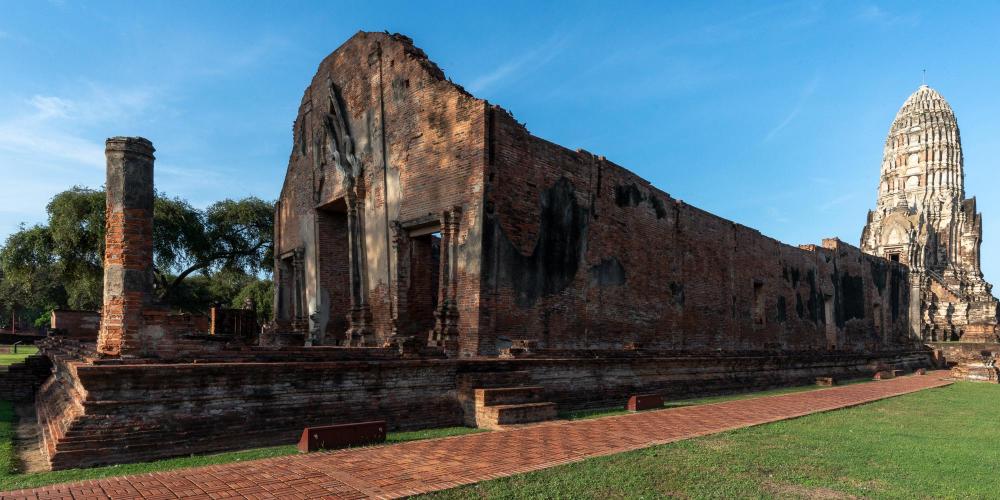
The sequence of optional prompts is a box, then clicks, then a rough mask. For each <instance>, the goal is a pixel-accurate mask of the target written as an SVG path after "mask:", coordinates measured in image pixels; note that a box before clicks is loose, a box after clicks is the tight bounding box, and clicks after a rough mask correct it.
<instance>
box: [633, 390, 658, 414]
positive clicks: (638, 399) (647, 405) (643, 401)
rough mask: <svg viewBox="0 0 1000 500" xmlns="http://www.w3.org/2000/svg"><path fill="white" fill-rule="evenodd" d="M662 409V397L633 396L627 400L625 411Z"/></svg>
mask: <svg viewBox="0 0 1000 500" xmlns="http://www.w3.org/2000/svg"><path fill="white" fill-rule="evenodd" d="M656 408H663V396H660V395H659V394H633V395H632V396H629V398H628V404H627V405H625V409H626V410H628V411H642V410H653V409H656Z"/></svg>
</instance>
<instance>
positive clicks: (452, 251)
mask: <svg viewBox="0 0 1000 500" xmlns="http://www.w3.org/2000/svg"><path fill="white" fill-rule="evenodd" d="M461 216H462V209H461V207H454V208H452V209H451V210H447V211H445V212H444V214H443V217H442V219H441V272H440V281H439V285H438V294H439V295H438V297H439V298H438V309H437V310H436V311H434V319H435V321H434V330H432V331H431V335H430V337H431V338H430V343H431V344H433V345H438V346H441V347H443V348H444V349H445V351H446V352H447V353H448V354H449V355H455V354H457V353H458V347H459V345H458V293H457V292H458V266H457V264H458V224H459V219H460V218H461Z"/></svg>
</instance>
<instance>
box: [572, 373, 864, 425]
mask: <svg viewBox="0 0 1000 500" xmlns="http://www.w3.org/2000/svg"><path fill="white" fill-rule="evenodd" d="M862 382H871V379H870V378H859V379H852V380H842V381H838V382H837V384H838V385H851V384H859V383H862ZM818 389H829V387H822V386H818V385H800V386H795V387H782V388H780V389H770V390H766V391H756V392H742V393H739V394H725V395H722V396H709V397H707V398H694V399H680V400H676V401H665V402H664V403H663V407H664V408H680V407H682V406H691V405H703V404H708V403H722V402H723V401H735V400H738V399H748V398H759V397H763V396H777V395H779V394H791V393H794V392H806V391H815V390H818ZM626 413H629V411H628V410H626V409H624V408H623V407H620V406H619V407H616V408H598V409H591V410H574V411H567V412H559V418H564V419H566V420H582V419H587V418H599V417H610V416H612V415H624V414H626Z"/></svg>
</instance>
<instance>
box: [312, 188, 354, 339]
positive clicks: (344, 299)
mask: <svg viewBox="0 0 1000 500" xmlns="http://www.w3.org/2000/svg"><path fill="white" fill-rule="evenodd" d="M316 232H317V234H316V247H317V250H318V257H319V259H318V261H319V269H318V272H317V274H316V277H317V280H318V281H319V286H320V290H321V292H320V293H321V296H320V300H321V304H323V305H325V312H326V315H325V316H326V317H325V320H326V326H325V328H323V331H322V332H321V334H320V335H321V338H320V339H317V340H318V341H319V343H320V344H326V345H337V344H341V343H342V342H343V341H344V340H346V338H347V329H348V327H349V326H350V325H349V322H348V314H349V313H350V310H351V271H350V266H351V255H350V236H349V228H348V225H347V203H346V202H345V201H344V199H343V198H341V199H339V200H337V201H334V202H333V203H329V204H327V205H324V206H322V207H319V208H318V209H317V210H316Z"/></svg>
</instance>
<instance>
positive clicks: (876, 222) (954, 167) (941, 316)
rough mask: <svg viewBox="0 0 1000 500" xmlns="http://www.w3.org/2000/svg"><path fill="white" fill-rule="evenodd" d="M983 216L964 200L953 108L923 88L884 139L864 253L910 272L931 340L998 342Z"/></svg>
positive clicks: (921, 327)
mask: <svg viewBox="0 0 1000 500" xmlns="http://www.w3.org/2000/svg"><path fill="white" fill-rule="evenodd" d="M982 241H983V221H982V216H981V215H980V214H979V213H978V212H976V199H975V198H970V199H966V198H965V171H964V158H963V156H962V138H961V134H959V130H958V121H957V120H956V119H955V113H954V112H953V111H952V110H951V106H949V105H948V103H947V101H945V100H944V98H943V97H941V94H939V93H938V92H937V91H936V90H934V89H932V88H930V87H928V86H927V85H922V86H921V87H920V88H919V89H917V91H916V92H914V93H913V94H912V95H911V96H910V97H909V98H908V99H907V100H906V102H905V103H903V107H902V108H900V109H899V113H897V114H896V119H895V120H893V122H892V127H890V129H889V137H888V138H887V139H886V141H885V155H884V157H883V159H882V176H881V180H880V182H879V188H878V201H877V202H876V206H875V210H872V211H870V212H868V224H867V225H866V226H865V229H864V232H863V233H862V235H861V249H862V250H863V251H865V252H866V253H870V254H872V255H878V256H880V257H885V258H886V259H888V260H891V261H894V262H901V263H903V264H906V265H907V266H908V267H909V269H910V321H911V323H912V326H911V330H912V331H913V333H914V335H915V336H916V337H917V338H920V339H923V340H927V341H947V340H963V341H973V342H995V341H996V340H997V314H998V302H997V299H996V298H995V297H993V295H992V293H991V290H992V288H993V286H992V285H990V284H989V283H987V282H986V280H985V279H983V272H982V270H981V269H980V267H979V260H980V254H979V248H980V245H981V244H982Z"/></svg>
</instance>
